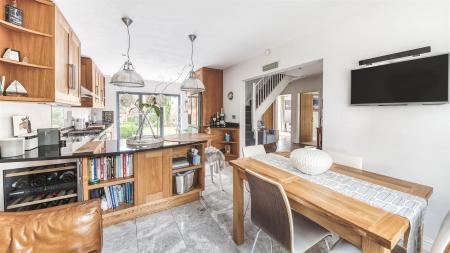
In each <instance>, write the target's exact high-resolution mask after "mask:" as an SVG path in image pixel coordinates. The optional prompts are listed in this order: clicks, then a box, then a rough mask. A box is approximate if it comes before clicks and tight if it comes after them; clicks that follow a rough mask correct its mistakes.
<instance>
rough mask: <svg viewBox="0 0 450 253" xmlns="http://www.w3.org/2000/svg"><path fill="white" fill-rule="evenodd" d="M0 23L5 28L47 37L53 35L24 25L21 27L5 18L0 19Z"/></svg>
mask: <svg viewBox="0 0 450 253" xmlns="http://www.w3.org/2000/svg"><path fill="white" fill-rule="evenodd" d="M36 2H44V1H36ZM0 25H1V26H3V27H5V28H7V29H10V30H13V31H16V32H24V33H30V34H34V35H39V36H44V37H49V38H52V37H53V35H51V34H48V33H43V32H38V31H35V30H31V29H28V28H25V27H22V26H18V25H15V24H11V23H9V22H7V21H5V20H2V19H0Z"/></svg>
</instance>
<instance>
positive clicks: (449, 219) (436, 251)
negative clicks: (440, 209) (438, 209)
mask: <svg viewBox="0 0 450 253" xmlns="http://www.w3.org/2000/svg"><path fill="white" fill-rule="evenodd" d="M442 252H446V253H448V252H450V212H448V213H447V216H446V217H445V218H444V221H443V222H442V224H441V229H439V233H438V236H437V237H436V239H435V240H434V243H433V247H431V252H430V253H442Z"/></svg>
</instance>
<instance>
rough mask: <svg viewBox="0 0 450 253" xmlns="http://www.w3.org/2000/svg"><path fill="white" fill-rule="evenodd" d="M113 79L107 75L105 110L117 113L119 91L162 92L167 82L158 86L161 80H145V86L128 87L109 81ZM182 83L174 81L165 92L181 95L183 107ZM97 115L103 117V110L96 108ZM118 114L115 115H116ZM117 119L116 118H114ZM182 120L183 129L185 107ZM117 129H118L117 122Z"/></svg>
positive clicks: (185, 120)
mask: <svg viewBox="0 0 450 253" xmlns="http://www.w3.org/2000/svg"><path fill="white" fill-rule="evenodd" d="M110 80H111V77H106V80H105V82H106V89H105V91H106V94H105V98H106V100H105V109H104V110H105V111H114V113H116V104H117V103H116V101H117V100H116V99H117V92H143V93H160V92H161V91H162V90H163V89H164V87H165V86H166V85H165V84H163V85H159V86H157V85H158V84H159V83H160V82H157V81H148V80H146V81H145V86H144V87H142V88H127V87H119V86H115V85H112V84H110V83H109V81H110ZM180 86H181V83H173V84H171V85H170V86H168V87H167V89H166V90H165V91H164V94H172V95H181V101H180V106H181V108H184V101H185V100H184V96H183V95H182V92H181V91H180ZM94 113H95V115H98V116H97V118H98V119H101V117H102V116H101V110H100V111H99V110H94ZM116 116H117V115H114V117H116ZM114 121H116V119H114ZM181 122H182V129H183V125H184V124H183V122H187V118H186V114H185V113H183V109H181ZM115 127H116V128H115V129H118V125H117V122H115ZM115 137H116V136H115Z"/></svg>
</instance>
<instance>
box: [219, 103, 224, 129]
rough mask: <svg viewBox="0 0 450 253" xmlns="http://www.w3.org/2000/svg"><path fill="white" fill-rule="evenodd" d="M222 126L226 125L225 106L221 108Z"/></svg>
mask: <svg viewBox="0 0 450 253" xmlns="http://www.w3.org/2000/svg"><path fill="white" fill-rule="evenodd" d="M220 126H221V127H225V113H224V112H223V107H222V108H220Z"/></svg>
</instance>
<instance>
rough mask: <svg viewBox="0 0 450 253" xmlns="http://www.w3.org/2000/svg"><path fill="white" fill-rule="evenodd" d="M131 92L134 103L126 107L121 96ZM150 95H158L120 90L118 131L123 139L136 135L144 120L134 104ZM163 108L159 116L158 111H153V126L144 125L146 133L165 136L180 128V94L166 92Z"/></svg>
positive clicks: (150, 116) (150, 118)
mask: <svg viewBox="0 0 450 253" xmlns="http://www.w3.org/2000/svg"><path fill="white" fill-rule="evenodd" d="M125 94H130V95H131V97H132V98H133V99H132V105H131V106H128V107H125V106H123V105H121V104H120V99H121V96H124V95H125ZM150 95H158V94H153V93H131V92H118V93H117V100H116V101H117V106H116V107H117V111H118V112H119V113H118V121H117V122H118V124H119V127H118V133H117V135H118V136H119V137H120V138H121V139H123V138H128V137H132V136H134V134H135V133H136V131H137V130H138V127H139V124H140V122H142V120H144V118H143V116H142V115H139V112H138V110H136V109H133V108H135V106H134V104H141V103H142V102H143V101H145V100H146V99H147V97H148V96H150ZM162 104H163V106H162V108H161V113H160V115H159V117H158V116H157V115H156V113H154V112H151V113H150V115H149V117H148V119H149V121H150V124H151V126H152V128H150V127H149V123H148V122H146V123H145V125H144V134H145V135H149V134H152V129H153V132H154V133H155V134H156V135H158V134H159V135H160V136H165V135H171V134H175V133H176V132H177V129H178V128H179V123H180V96H179V95H167V94H164V96H163V101H162Z"/></svg>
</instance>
